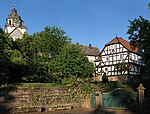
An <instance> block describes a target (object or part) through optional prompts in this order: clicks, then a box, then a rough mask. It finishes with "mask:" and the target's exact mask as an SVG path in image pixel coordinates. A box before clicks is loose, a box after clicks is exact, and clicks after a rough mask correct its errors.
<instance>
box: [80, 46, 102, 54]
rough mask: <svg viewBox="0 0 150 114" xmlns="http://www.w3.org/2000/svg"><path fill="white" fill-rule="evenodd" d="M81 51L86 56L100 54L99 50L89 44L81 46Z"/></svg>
mask: <svg viewBox="0 0 150 114" xmlns="http://www.w3.org/2000/svg"><path fill="white" fill-rule="evenodd" d="M82 50H83V53H84V54H85V55H87V56H98V55H99V54H100V51H99V49H98V48H97V47H92V46H91V45H89V46H83V48H82Z"/></svg>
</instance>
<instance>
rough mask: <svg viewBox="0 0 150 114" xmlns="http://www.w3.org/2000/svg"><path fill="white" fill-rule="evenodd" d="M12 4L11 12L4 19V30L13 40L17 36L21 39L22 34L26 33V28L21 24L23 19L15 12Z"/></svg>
mask: <svg viewBox="0 0 150 114" xmlns="http://www.w3.org/2000/svg"><path fill="white" fill-rule="evenodd" d="M12 6H13V7H12V10H11V14H9V15H8V18H7V19H6V24H5V32H6V33H8V34H9V36H10V37H12V38H13V40H14V41H15V40H16V39H17V38H20V39H21V38H22V37H23V34H25V33H26V31H27V28H26V26H24V25H23V20H22V19H21V17H20V16H19V15H18V14H17V10H16V8H15V7H14V4H13V5H12Z"/></svg>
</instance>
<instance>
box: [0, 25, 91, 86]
mask: <svg viewBox="0 0 150 114" xmlns="http://www.w3.org/2000/svg"><path fill="white" fill-rule="evenodd" d="M81 49H82V47H81V46H79V45H73V44H71V39H70V38H69V37H68V36H67V35H66V33H65V32H64V31H63V30H62V29H60V28H58V27H45V29H44V30H43V31H41V32H38V33H35V34H33V35H28V34H25V35H24V36H23V38H22V39H17V40H16V41H15V42H14V41H13V40H12V38H7V35H5V34H4V32H3V31H2V30H1V29H0V54H1V56H0V66H1V68H2V67H3V69H0V76H1V78H0V80H1V82H2V80H4V82H9V83H10V82H22V81H23V82H54V83H61V82H62V83H64V84H67V83H68V84H69V83H71V82H73V81H74V79H75V77H89V76H91V75H92V73H93V72H94V67H93V64H92V63H90V62H89V61H88V59H87V58H86V57H85V56H84V54H83V53H82V51H81ZM67 78H69V79H67ZM67 80H68V82H67ZM64 81H66V82H64Z"/></svg>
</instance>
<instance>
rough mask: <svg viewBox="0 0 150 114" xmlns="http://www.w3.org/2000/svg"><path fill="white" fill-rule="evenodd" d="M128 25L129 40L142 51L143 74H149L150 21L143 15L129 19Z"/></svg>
mask: <svg viewBox="0 0 150 114" xmlns="http://www.w3.org/2000/svg"><path fill="white" fill-rule="evenodd" d="M129 22H130V26H129V29H128V32H127V33H128V34H129V40H130V42H131V44H132V45H133V46H138V47H139V48H140V49H141V50H143V52H141V54H142V57H143V61H144V64H145V73H144V75H145V76H148V77H149V75H150V69H149V68H150V64H149V63H150V53H149V50H150V45H149V44H150V22H149V21H148V20H147V19H144V18H143V17H141V16H140V17H139V18H138V19H134V20H133V21H129Z"/></svg>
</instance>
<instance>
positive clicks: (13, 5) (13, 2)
mask: <svg viewBox="0 0 150 114" xmlns="http://www.w3.org/2000/svg"><path fill="white" fill-rule="evenodd" d="M12 8H15V1H14V0H13V1H12Z"/></svg>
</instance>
